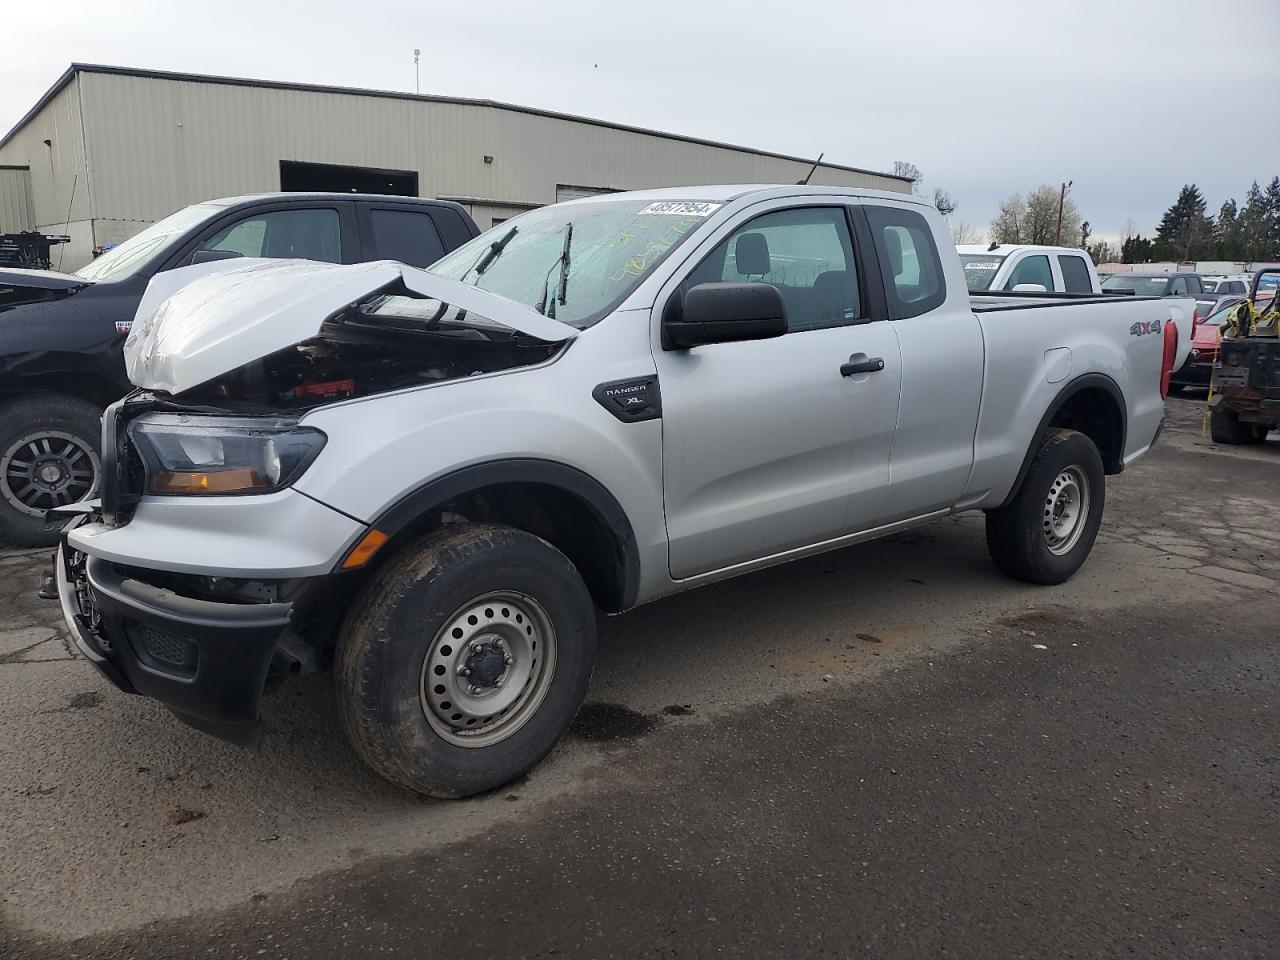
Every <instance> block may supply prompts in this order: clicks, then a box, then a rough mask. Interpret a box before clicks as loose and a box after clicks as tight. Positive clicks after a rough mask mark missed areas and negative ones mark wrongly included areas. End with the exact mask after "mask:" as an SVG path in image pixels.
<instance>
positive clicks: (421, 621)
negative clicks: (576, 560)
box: [335, 524, 596, 797]
mask: <svg viewBox="0 0 1280 960" xmlns="http://www.w3.org/2000/svg"><path fill="white" fill-rule="evenodd" d="M595 626H596V624H595V607H594V605H593V603H592V601H591V596H590V594H588V592H587V588H586V586H585V585H584V584H583V582H582V578H581V576H579V574H578V571H577V570H576V569H575V568H574V566H573V564H572V563H570V562H569V560H568V559H567V558H566V557H565V556H564V555H563V554H562V553H560V551H558V550H556V549H555V548H554V547H553V546H551V545H550V544H549V543H547V542H546V541H544V540H542V539H540V538H538V537H535V536H533V535H532V534H529V533H525V532H524V531H522V530H515V529H512V528H510V527H500V526H490V525H481V524H460V525H457V526H450V527H448V528H445V529H444V530H441V531H438V532H437V533H435V534H432V535H431V536H429V537H427V538H425V539H424V540H421V541H419V542H418V543H416V544H413V545H411V546H409V547H407V548H406V549H405V550H404V551H403V552H402V553H401V554H400V555H399V556H397V557H395V558H394V559H392V560H391V561H390V562H389V563H388V564H387V565H386V566H385V567H384V568H383V569H382V570H381V571H380V572H379V573H378V575H377V576H376V578H375V579H374V580H372V581H371V582H370V583H369V584H368V585H367V586H366V588H365V589H364V591H363V592H362V594H361V595H360V597H359V598H357V600H356V602H355V603H354V604H353V606H352V609H351V611H350V613H349V614H348V616H347V619H346V623H345V625H344V627H343V631H342V636H341V637H340V639H339V645H338V654H337V662H336V671H335V672H336V677H337V686H338V710H339V715H340V717H341V719H342V724H343V727H344V728H345V730H346V732H347V735H348V737H349V738H350V740H351V742H352V744H353V745H354V746H355V748H356V751H357V752H358V753H359V754H360V756H361V758H362V759H363V760H364V761H365V762H366V763H367V764H368V765H369V766H370V767H372V768H373V769H374V770H375V771H377V772H378V773H379V774H381V775H382V776H384V777H386V778H387V779H388V780H391V781H393V782H395V783H398V784H400V785H401V786H404V787H407V788H409V789H410V790H414V791H417V792H418V793H424V794H427V795H429V796H434V797H465V796H470V795H471V794H474V793H481V792H483V791H486V790H492V789H494V788H495V787H499V786H502V785H503V784H504V783H507V782H509V781H511V780H513V779H515V778H516V777H519V776H521V775H522V774H524V773H526V772H527V771H528V770H530V769H531V768H532V767H533V766H534V765H536V764H537V763H538V762H539V761H540V760H541V759H542V758H543V757H544V756H546V755H547V754H548V753H549V752H550V751H551V749H552V748H553V747H554V746H555V744H556V742H557V741H558V740H559V739H560V737H561V736H562V735H563V733H564V731H565V730H566V729H567V728H568V726H569V724H570V723H571V722H572V721H573V718H574V716H575V715H576V714H577V712H578V708H579V707H580V706H581V705H582V700H583V698H584V697H585V696H586V691H587V681H588V680H589V679H590V677H591V667H592V663H593V661H594V658H595V640H596V633H595Z"/></svg>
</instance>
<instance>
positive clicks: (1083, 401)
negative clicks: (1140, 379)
mask: <svg viewBox="0 0 1280 960" xmlns="http://www.w3.org/2000/svg"><path fill="white" fill-rule="evenodd" d="M1050 427H1066V428H1068V429H1071V430H1077V431H1079V432H1080V433H1083V434H1084V435H1085V436H1086V437H1088V438H1089V439H1090V440H1092V441H1093V443H1094V445H1095V446H1096V447H1097V448H1098V453H1099V454H1101V456H1102V466H1103V469H1104V470H1105V472H1106V473H1107V474H1108V475H1112V474H1117V473H1120V472H1121V471H1123V470H1124V451H1125V444H1126V443H1127V442H1128V428H1129V414H1128V405H1127V404H1126V403H1125V399H1124V392H1123V391H1122V390H1121V389H1120V386H1119V385H1118V384H1117V383H1116V382H1115V381H1114V380H1112V379H1111V378H1110V377H1108V376H1107V375H1106V374H1102V373H1086V374H1083V375H1081V376H1079V377H1076V378H1075V379H1074V380H1072V381H1071V382H1069V383H1068V384H1067V385H1066V386H1064V387H1063V388H1062V389H1061V390H1059V391H1058V395H1057V396H1056V397H1054V398H1053V402H1052V403H1050V404H1049V406H1048V408H1047V409H1046V410H1045V412H1044V416H1042V417H1041V418H1040V423H1039V425H1038V426H1037V427H1036V431H1035V433H1034V434H1032V437H1031V443H1030V444H1028V445H1027V452H1026V454H1024V455H1023V458H1022V465H1021V466H1020V467H1019V468H1018V476H1017V478H1016V479H1015V480H1014V482H1013V486H1012V487H1010V488H1009V494H1008V496H1007V497H1005V499H1004V501H1003V502H1002V503H1001V504H1000V505H1001V506H1006V505H1008V504H1009V503H1010V502H1011V501H1012V500H1013V498H1014V497H1015V496H1017V494H1018V491H1019V490H1020V489H1021V488H1022V481H1023V480H1024V479H1026V476H1027V471H1028V470H1030V469H1031V461H1032V459H1033V458H1034V457H1035V455H1036V450H1037V449H1039V447H1040V442H1041V441H1042V440H1043V439H1044V436H1045V432H1046V431H1047V430H1048V429H1049V428H1050Z"/></svg>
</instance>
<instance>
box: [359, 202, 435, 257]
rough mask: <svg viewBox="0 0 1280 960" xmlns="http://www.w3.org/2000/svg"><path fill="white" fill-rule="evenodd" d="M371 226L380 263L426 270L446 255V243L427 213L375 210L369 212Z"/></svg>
mask: <svg viewBox="0 0 1280 960" xmlns="http://www.w3.org/2000/svg"><path fill="white" fill-rule="evenodd" d="M369 226H370V228H371V229H372V231H373V252H374V256H376V257H377V258H378V259H379V260H397V261H399V262H400V263H406V264H408V265H409V266H411V267H426V266H429V265H430V264H433V263H435V262H436V261H437V260H439V259H440V258H441V257H443V256H444V241H443V240H441V238H440V231H439V230H438V229H437V228H436V224H435V221H434V220H433V219H432V217H431V214H430V213H428V212H427V211H426V210H404V209H399V210H395V209H384V208H380V207H374V208H373V209H371V210H370V211H369Z"/></svg>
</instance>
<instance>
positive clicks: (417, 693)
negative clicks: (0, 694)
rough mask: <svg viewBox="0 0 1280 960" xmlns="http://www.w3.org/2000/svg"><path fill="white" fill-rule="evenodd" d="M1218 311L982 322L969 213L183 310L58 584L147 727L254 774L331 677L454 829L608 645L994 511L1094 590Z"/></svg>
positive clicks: (533, 220) (510, 246) (265, 286)
mask: <svg viewBox="0 0 1280 960" xmlns="http://www.w3.org/2000/svg"><path fill="white" fill-rule="evenodd" d="M1192 310H1193V304H1192V303H1191V301H1190V300H1187V301H1181V300H1170V299H1163V300H1159V299H1145V298H1134V297H1131V296H1126V297H1117V298H1108V297H1104V296H1093V297H1083V298H1082V297H1071V296H1060V295H1058V296H1055V295H1049V296H1045V295H1035V294H1032V295H1027V294H1016V293H1015V294H1000V295H994V296H974V297H971V296H970V294H969V292H968V291H967V289H966V285H965V278H964V273H963V271H962V269H961V266H960V261H959V259H958V257H957V255H956V252H955V249H954V248H953V247H952V245H951V243H950V241H949V238H948V234H947V229H946V226H945V224H944V222H943V221H942V219H941V217H940V216H939V215H938V213H937V211H936V210H935V209H934V208H932V207H931V206H929V205H928V204H926V203H924V202H922V201H919V200H916V199H914V198H912V197H904V196H900V195H896V194H884V193H877V192H873V191H860V190H847V189H835V188H828V187H799V186H790V187H743V186H723V187H712V186H708V187H693V188H681V189H672V190H660V191H649V192H643V193H621V194H613V195H609V196H600V197H591V198H588V199H583V200H577V201H573V202H569V203H564V204H558V205H555V206H551V207H545V208H542V209H538V210H534V211H531V212H529V213H527V214H525V215H523V216H521V217H519V218H517V219H515V220H511V221H508V222H507V223H504V224H502V225H501V226H499V227H496V228H494V229H493V230H491V231H489V232H488V233H485V234H483V235H481V236H480V237H478V238H476V239H475V240H473V241H471V242H470V243H468V244H466V245H464V246H462V247H460V248H459V249H458V250H456V251H454V252H453V253H451V254H449V255H448V256H446V257H445V258H444V259H442V260H440V261H439V262H437V263H436V264H435V265H434V266H432V267H431V268H429V269H427V270H425V271H424V270H417V269H414V268H411V267H406V266H403V265H401V264H397V263H391V262H386V261H383V262H377V263H371V264H359V265H349V266H337V265H330V264H319V263H311V262H303V261H286V262H279V261H256V262H255V261H232V262H221V263H209V264H202V265H198V266H193V267H189V268H184V269H181V270H175V271H171V272H169V273H165V274H160V275H158V276H157V277H156V278H155V280H153V281H152V285H151V287H150V288H149V290H148V292H147V295H146V297H145V298H144V300H143V302H142V304H141V306H140V307H139V309H138V314H137V317H136V321H135V323H134V326H133V330H132V333H131V334H130V338H129V341H128V344H127V346H126V351H125V352H126V359H127V363H128V369H129V373H130V377H131V379H132V380H133V382H134V383H135V384H137V386H138V387H139V388H140V389H139V390H137V391H135V392H134V393H133V394H131V395H130V396H128V397H126V398H125V399H124V400H122V401H120V402H118V403H116V404H115V405H113V406H112V407H111V408H110V409H109V410H108V412H107V415H106V417H105V418H104V424H103V447H102V449H103V467H104V471H103V472H104V482H103V485H102V497H101V500H100V501H93V502H90V503H86V504H81V505H79V506H78V507H75V508H62V509H63V513H64V514H65V513H69V512H70V511H71V510H72V509H74V511H75V515H74V516H73V517H71V518H70V522H69V523H68V524H67V527H66V529H65V530H64V532H63V534H62V544H61V546H60V548H59V551H58V554H57V557H56V562H55V573H54V580H55V581H56V592H57V594H58V596H59V598H60V600H61V603H62V606H63V609H64V612H65V616H66V620H67V623H68V624H69V626H70V628H71V630H72V631H73V633H74V635H75V637H76V639H77V642H78V645H79V648H80V650H81V651H82V653H83V654H84V656H85V657H86V658H87V659H89V660H90V661H91V662H92V663H93V664H94V665H95V666H97V667H98V668H99V669H100V670H101V671H102V673H104V674H105V675H106V676H107V677H108V678H109V679H110V680H112V681H113V682H114V683H115V684H116V685H117V686H119V687H120V688H121V689H123V690H125V691H128V692H134V693H140V694H143V695H145V696H149V697H154V698H155V699H157V700H159V701H161V702H162V703H164V704H166V705H167V706H168V707H169V708H170V709H171V710H172V711H173V712H174V713H175V714H177V715H178V716H179V717H180V718H181V719H183V720H185V721H186V722H188V723H189V724H191V725H193V726H195V727H197V728H199V729H202V730H204V731H206V732H209V733H212V734H214V735H217V736H220V737H223V738H225V739H228V740H232V741H234V742H238V743H242V744H252V743H255V742H256V741H257V739H258V738H259V736H260V728H261V719H260V701H261V699H262V696H263V690H264V687H266V686H268V685H269V684H268V682H269V681H274V680H275V679H277V678H279V677H281V676H283V675H286V674H288V673H290V672H297V671H305V670H312V669H332V670H333V673H334V677H335V683H336V686H337V703H338V709H339V711H340V714H341V720H342V723H343V726H344V728H345V729H346V731H347V733H348V734H349V736H350V739H351V741H352V743H353V744H354V745H355V747H356V749H357V751H358V752H359V754H360V755H361V757H363V758H364V760H365V761H367V763H368V764H369V765H370V766H371V767H372V768H373V769H374V770H376V771H377V772H378V773H380V774H381V775H383V776H384V777H387V778H388V779H390V780H392V781H394V782H396V783H399V784H402V785H404V786H405V787H407V788H409V789H411V790H416V791H419V792H421V793H425V794H431V795H435V796H452V797H456V796H465V795H468V794H473V793H477V792H480V791H484V790H488V789H492V788H494V787H497V786H499V785H501V784H503V783H504V782H506V781H508V780H510V779H512V778H514V777H517V776H519V775H521V774H522V773H524V772H525V771H527V770H529V769H530V768H531V767H532V766H533V765H534V764H536V763H537V762H538V761H539V760H540V759H541V758H542V757H544V756H545V755H546V754H547V753H548V752H549V751H550V750H551V749H552V747H553V746H554V745H555V743H556V741H557V740H558V739H559V738H560V736H561V735H562V734H563V733H564V731H565V729H566V728H567V727H568V725H569V724H570V722H571V721H572V720H573V718H574V715H575V713H576V712H577V710H578V707H579V706H580V704H581V702H582V700H583V697H584V696H585V694H586V690H587V682H588V679H589V677H590V674H591V669H592V660H593V656H594V651H595V642H596V613H597V610H602V611H604V612H607V613H618V612H621V611H624V610H628V609H630V608H632V607H635V606H637V605H638V604H642V603H645V602H647V601H650V600H654V599H656V598H658V597H662V596H665V595H668V594H672V593H675V592H677V591H680V590H686V589H688V588H690V587H696V586H699V585H702V584H705V583H710V582H712V581H715V580H720V579H723V578H726V577H731V576H735V575H737V574H740V573H747V572H750V571H753V570H759V569H761V568H763V567H767V566H769V565H771V564H776V563H782V562H785V561H787V560H792V559H795V558H797V557H803V556H806V555H809V554H813V553H817V552H820V551H824V550H831V549H835V548H839V547H843V546H846V545H849V544H853V543H858V542H860V541H864V540H870V539H873V538H876V537H881V536H884V535H886V534H890V533H893V532H895V531H900V530H903V529H904V528H907V527H911V526H914V525H916V524H921V523H926V522H928V521H930V520H934V519H936V518H938V517H943V516H946V515H948V514H953V513H957V512H959V511H963V510H983V511H985V512H986V518H987V526H986V531H987V542H988V544H989V546H990V552H991V555H992V557H993V559H994V560H995V562H996V564H997V565H998V566H999V567H1000V568H1001V569H1002V570H1004V571H1006V572H1007V573H1008V574H1010V575H1011V576H1013V577H1017V578H1020V579H1022V580H1025V581H1028V582H1031V583H1037V584H1056V583H1061V582H1062V581H1064V580H1066V579H1067V578H1068V577H1070V576H1071V575H1072V574H1073V573H1074V572H1075V571H1076V570H1077V569H1078V568H1079V567H1080V565H1081V564H1082V563H1084V561H1085V558H1086V557H1087V556H1088V553H1089V550H1090V548H1091V547H1092V546H1093V542H1094V537H1095V536H1096V534H1097V531H1098V526H1099V524H1100V523H1101V521H1102V513H1103V504H1104V499H1105V495H1106V490H1105V475H1107V474H1115V473H1119V472H1120V471H1121V470H1123V469H1124V468H1125V466H1126V465H1128V464H1130V463H1132V462H1133V461H1134V460H1135V459H1136V458H1138V457H1140V456H1142V454H1143V453H1144V452H1146V450H1147V449H1148V448H1149V447H1150V446H1151V444H1152V443H1153V442H1154V441H1155V439H1156V436H1157V434H1158V433H1159V430H1160V425H1161V421H1162V418H1163V415H1164V400H1163V397H1164V393H1165V391H1166V390H1167V385H1168V379H1169V376H1170V373H1171V371H1172V370H1173V369H1175V368H1176V367H1177V366H1179V365H1180V364H1181V363H1182V361H1183V359H1184V358H1185V356H1186V354H1187V351H1188V349H1189V336H1190V332H1191V315H1192Z"/></svg>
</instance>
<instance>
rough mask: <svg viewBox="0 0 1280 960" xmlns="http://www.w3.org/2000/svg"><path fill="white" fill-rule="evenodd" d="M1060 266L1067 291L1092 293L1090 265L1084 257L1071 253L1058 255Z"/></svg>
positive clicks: (1063, 283) (1063, 284)
mask: <svg viewBox="0 0 1280 960" xmlns="http://www.w3.org/2000/svg"><path fill="white" fill-rule="evenodd" d="M1058 267H1059V268H1060V269H1061V270H1062V286H1063V288H1064V289H1065V290H1066V292H1067V293H1092V292H1093V283H1092V281H1091V280H1090V279H1089V267H1088V266H1087V265H1086V264H1085V262H1084V258H1083V257H1074V256H1071V255H1069V254H1066V255H1063V256H1060V257H1058Z"/></svg>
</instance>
